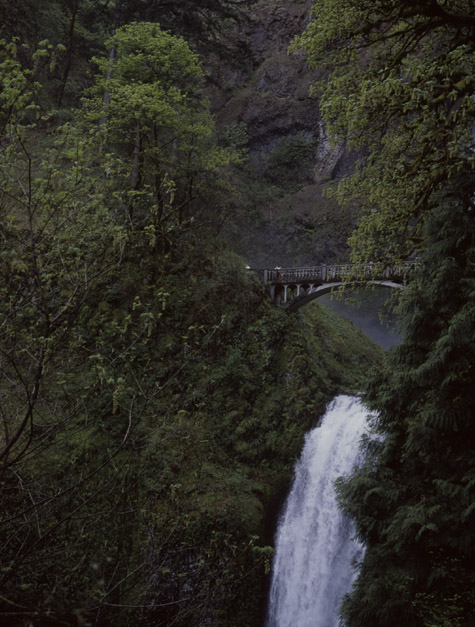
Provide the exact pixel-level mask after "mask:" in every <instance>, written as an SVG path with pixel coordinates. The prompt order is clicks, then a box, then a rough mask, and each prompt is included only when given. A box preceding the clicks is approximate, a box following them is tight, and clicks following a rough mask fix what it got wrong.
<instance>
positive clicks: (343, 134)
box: [297, 0, 475, 262]
mask: <svg viewBox="0 0 475 627" xmlns="http://www.w3.org/2000/svg"><path fill="white" fill-rule="evenodd" d="M313 16H314V19H313V21H312V22H311V24H310V25H309V27H308V29H307V31H306V32H305V33H304V34H303V35H302V36H301V37H300V38H299V39H298V40H297V45H298V46H303V47H304V48H305V50H306V51H307V53H308V55H309V59H310V61H311V63H312V64H313V65H319V66H323V67H326V68H327V69H328V72H329V76H328V78H326V79H325V80H324V81H322V83H320V84H319V85H317V86H316V90H317V91H320V92H321V98H322V100H321V108H322V112H323V116H324V119H325V123H326V128H327V133H328V135H329V136H330V137H331V138H332V140H333V141H335V142H343V141H345V142H347V143H348V145H349V147H350V148H352V149H355V150H359V151H361V152H362V153H363V154H365V155H366V156H365V157H363V158H362V159H361V160H360V163H359V166H358V167H357V168H356V171H355V173H354V174H353V176H350V177H348V178H345V179H344V180H343V181H341V183H340V185H339V189H338V192H337V196H338V198H339V199H340V200H341V201H345V200H348V199H355V198H356V199H358V200H359V202H360V205H361V207H362V209H363V211H364V214H363V215H362V217H361V220H360V223H359V227H358V229H357V231H356V232H355V234H354V236H353V238H352V242H353V256H354V260H355V261H356V262H358V261H377V260H383V261H386V260H389V259H394V258H396V259H397V258H400V257H404V256H407V255H408V254H410V253H411V252H413V251H414V250H415V248H417V246H419V245H420V243H421V228H422V225H423V223H424V219H425V216H426V215H428V214H429V213H430V211H431V209H432V208H433V207H434V206H435V205H436V204H437V203H438V196H437V194H438V192H439V190H440V189H441V187H443V185H444V184H445V183H446V182H448V181H451V180H458V178H459V177H460V174H461V173H465V172H471V171H472V170H473V168H474V154H475V153H474V151H473V136H472V124H473V119H474V116H475V103H474V100H473V98H472V94H473V91H474V88H475V82H474V81H475V79H474V76H475V72H474V63H475V60H474V44H473V37H472V33H473V28H474V27H475V16H474V14H473V10H472V8H471V6H470V3H467V2H463V1H460V2H451V3H445V2H436V1H432V0H427V1H425V0H424V1H421V2H415V3H413V2H392V1H391V0H378V1H377V2H355V1H353V0H323V1H322V2H318V3H316V4H315V6H314V9H313Z"/></svg>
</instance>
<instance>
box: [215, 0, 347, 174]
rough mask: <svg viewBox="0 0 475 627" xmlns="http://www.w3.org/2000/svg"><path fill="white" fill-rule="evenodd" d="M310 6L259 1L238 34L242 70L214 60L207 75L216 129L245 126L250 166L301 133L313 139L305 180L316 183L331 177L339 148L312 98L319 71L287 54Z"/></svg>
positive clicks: (303, 1) (302, 0)
mask: <svg viewBox="0 0 475 627" xmlns="http://www.w3.org/2000/svg"><path fill="white" fill-rule="evenodd" d="M312 4H313V0H294V1H292V2H289V1H288V0H262V1H261V2H259V3H258V4H257V5H256V7H255V9H254V12H253V15H252V20H251V23H250V24H248V25H247V26H246V27H245V29H244V32H240V33H239V37H242V38H243V40H244V42H245V45H246V46H247V48H248V52H249V54H248V59H247V61H246V64H247V65H246V67H240V68H238V69H236V68H231V67H229V66H227V64H223V63H222V62H221V63H220V62H217V61H216V60H215V61H214V62H213V61H211V62H210V66H209V71H210V76H211V80H212V81H213V84H214V87H213V88H211V90H210V98H211V101H212V103H213V109H214V112H215V115H216V119H217V122H218V125H219V126H220V127H222V128H225V127H226V126H228V125H230V124H236V123H244V124H245V125H246V128H247V133H248V140H249V150H250V158H251V162H252V163H254V164H255V165H257V164H258V163H259V161H260V159H261V157H262V155H263V154H264V155H265V154H268V153H269V152H270V151H272V150H273V149H274V148H275V146H276V145H277V143H278V142H279V140H280V139H282V138H285V137H292V136H296V135H302V136H304V137H307V138H309V139H313V140H314V141H315V168H314V171H313V176H312V181H309V182H317V183H318V182H321V181H325V180H329V179H330V178H332V177H333V173H334V170H335V168H336V167H337V165H339V162H340V161H341V158H342V156H343V150H342V149H341V148H333V147H331V146H330V143H329V141H328V139H327V137H326V136H325V133H324V129H323V125H322V122H321V118H320V111H319V107H318V101H317V99H316V98H315V97H313V96H311V95H310V85H311V83H312V81H314V80H315V79H316V78H317V76H318V72H317V71H315V70H311V69H310V68H309V67H308V65H307V63H306V61H305V57H304V55H303V53H301V52H298V51H297V52H292V53H290V54H289V53H288V48H289V45H290V44H291V42H292V41H293V39H294V38H295V36H296V35H299V34H300V33H302V31H303V30H304V29H305V27H306V25H307V24H308V22H309V20H310V10H311V6H312ZM340 165H341V164H340Z"/></svg>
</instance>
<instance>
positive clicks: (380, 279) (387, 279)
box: [248, 260, 419, 311]
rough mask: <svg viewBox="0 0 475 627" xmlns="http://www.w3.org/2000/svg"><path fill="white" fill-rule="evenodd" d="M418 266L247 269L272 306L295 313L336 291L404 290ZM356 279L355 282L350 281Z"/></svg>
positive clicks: (364, 265)
mask: <svg viewBox="0 0 475 627" xmlns="http://www.w3.org/2000/svg"><path fill="white" fill-rule="evenodd" d="M418 266H419V262H418V261H417V260H416V261H403V262H400V263H398V264H396V265H389V266H385V265H383V264H381V263H376V264H374V263H367V264H359V265H352V264H346V265H341V264H338V265H326V264H324V265H322V266H313V267H303V268H281V267H278V266H277V267H275V268H273V269H270V268H262V269H258V268H249V267H248V269H249V270H251V271H252V272H254V273H255V274H256V275H257V276H258V277H259V279H260V280H261V281H262V282H263V283H264V284H266V285H267V286H268V289H269V292H270V297H271V299H272V302H273V303H274V304H275V305H283V306H284V307H285V308H286V309H287V310H288V311H296V310H297V309H299V307H301V306H302V305H305V304H306V303H308V302H309V301H311V300H313V299H314V298H318V297H319V296H323V294H328V292H331V291H332V290H334V289H336V288H339V287H342V286H344V287H350V286H354V285H378V286H380V287H387V288H392V289H404V287H405V285H406V281H407V280H409V279H410V278H411V276H412V275H413V273H414V272H415V271H416V270H417V268H418ZM353 277H355V278H353Z"/></svg>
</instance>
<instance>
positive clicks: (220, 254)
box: [0, 24, 378, 626]
mask: <svg viewBox="0 0 475 627" xmlns="http://www.w3.org/2000/svg"><path fill="white" fill-rule="evenodd" d="M139 35H140V37H139ZM135 38H137V40H136V39H135ZM116 41H117V57H116V61H115V62H114V72H113V74H112V76H111V77H109V78H107V75H106V74H107V70H106V68H107V63H108V61H107V60H106V59H103V60H102V61H100V62H99V65H100V66H101V64H102V68H103V75H102V77H101V78H100V79H99V82H98V88H97V89H96V90H93V91H92V93H91V97H90V101H89V102H88V104H87V105H86V106H85V107H84V110H83V111H81V112H80V113H76V118H77V120H75V121H77V122H78V124H77V126H75V125H74V124H72V123H67V124H64V125H62V126H60V127H58V126H57V125H56V124H55V123H54V120H55V118H54V116H50V115H48V114H46V113H45V111H44V108H43V106H42V103H43V102H44V99H43V98H42V93H41V89H42V88H41V85H40V83H39V81H38V75H37V74H36V71H37V70H38V71H39V70H40V69H41V71H43V70H44V68H45V65H48V64H49V63H50V60H51V58H52V55H53V53H54V52H55V49H54V47H53V45H52V44H50V43H48V42H44V43H43V44H42V45H41V46H40V47H39V48H38V51H37V52H36V51H35V52H33V58H32V59H29V60H28V62H27V63H25V64H23V63H22V59H21V55H23V54H26V52H25V49H24V48H20V47H19V45H18V42H12V43H9V44H7V43H4V42H2V43H1V47H0V55H1V63H0V72H1V78H2V84H3V85H4V86H5V89H4V90H3V91H2V94H1V100H0V104H1V116H2V117H1V120H2V127H1V132H2V135H1V144H2V153H1V155H0V217H1V220H0V237H1V240H2V250H1V253H0V328H1V329H2V335H1V339H0V366H1V368H0V373H1V374H0V420H1V422H0V427H1V432H0V504H1V508H0V509H1V512H2V514H1V518H0V530H1V537H2V553H1V556H0V587H1V591H2V593H1V596H0V621H4V622H7V623H8V624H10V625H12V626H14V625H18V626H20V625H27V624H28V625H61V624H62V625H64V624H67V625H77V624H80V625H86V624H91V623H92V624H97V625H101V624H103V625H111V624H114V625H130V624H131V623H132V622H133V623H139V624H140V623H141V624H150V623H151V622H153V624H155V625H169V624H171V623H173V624H176V625H183V626H184V625H203V624H226V625H230V626H231V625H236V626H237V625H242V624H246V625H249V626H251V625H256V624H258V622H259V604H260V603H261V602H262V599H263V595H264V593H265V591H264V583H263V582H265V578H266V574H267V573H268V570H269V559H270V555H271V553H272V549H271V548H270V547H269V546H267V542H268V538H267V537H266V529H265V522H266V521H265V516H266V514H265V510H266V507H267V506H268V504H269V502H270V501H271V499H272V498H273V493H274V491H275V489H276V488H277V487H278V486H282V485H285V482H287V481H288V480H289V477H290V473H291V466H292V462H293V460H294V459H295V457H296V456H297V454H298V452H299V449H300V446H301V442H302V438H303V434H304V432H305V430H306V429H307V428H308V426H309V425H310V424H311V423H312V422H313V421H314V420H315V418H316V416H318V415H319V414H320V413H321V411H322V409H323V406H324V404H325V401H326V400H327V399H328V397H329V395H331V394H333V393H334V392H335V391H336V389H337V388H340V387H341V386H343V387H345V388H346V389H348V390H349V389H354V388H355V387H356V386H357V385H359V381H360V375H359V369H358V365H359V363H364V364H367V363H368V362H369V361H372V360H373V359H375V358H377V357H378V351H377V348H376V347H370V346H364V347H363V348H361V347H360V346H359V345H360V344H361V335H358V334H355V332H354V331H353V332H352V331H351V328H349V325H347V327H344V326H343V327H342V326H341V323H339V324H338V323H336V322H333V323H332V322H331V321H330V322H329V321H328V318H327V316H326V315H325V314H324V313H323V312H322V311H320V310H318V309H315V312H316V313H314V315H313V316H312V319H313V321H310V322H307V323H305V324H306V327H305V331H306V332H305V333H302V331H301V330H300V328H299V325H300V323H301V322H302V320H305V318H303V317H301V318H300V321H299V319H295V320H292V319H289V318H288V316H287V315H286V314H285V312H284V311H281V310H278V309H277V308H275V307H273V306H272V305H271V304H270V302H268V296H267V295H266V293H265V291H264V289H263V286H262V285H260V284H259V283H258V282H257V280H256V279H255V278H254V277H253V275H251V274H250V273H249V272H248V271H247V270H246V269H245V268H244V262H243V261H242V259H240V258H239V257H236V256H235V255H233V254H232V253H230V252H229V250H227V249H226V248H225V247H224V246H223V245H222V244H220V243H218V242H217V240H216V239H215V238H214V237H213V236H212V234H210V232H209V230H207V229H205V228H203V226H201V228H197V227H198V224H197V222H198V220H197V219H196V218H197V216H198V215H200V216H201V215H202V214H201V213H199V212H198V213H193V214H191V215H190V214H187V215H185V213H184V209H183V207H182V206H181V205H180V199H182V198H186V194H188V193H192V194H194V193H195V191H196V190H200V189H201V188H200V186H201V185H202V184H203V180H206V184H207V185H208V187H209V188H210V189H209V192H207V196H206V197H207V198H208V199H210V198H213V197H214V198H215V199H216V198H217V197H219V191H220V188H221V189H222V187H220V183H219V180H218V179H219V176H218V173H219V171H220V170H221V168H224V166H225V164H226V160H224V163H223V159H222V158H221V157H223V151H221V150H218V149H216V148H214V146H213V144H212V133H211V127H210V126H209V125H208V121H209V114H208V113H207V107H206V104H204V103H202V102H201V100H200V94H199V78H200V76H201V69H200V67H199V64H198V63H197V61H196V57H195V55H194V54H193V53H192V52H190V50H189V48H188V47H187V46H186V44H185V43H184V42H183V40H179V39H175V38H173V37H172V36H170V35H168V34H165V33H163V32H162V31H160V30H159V29H158V27H156V26H155V25H149V24H145V25H137V24H133V25H130V27H127V28H124V29H120V30H118V32H117V40H116ZM134 41H135V45H133V44H134ZM167 55H168V56H167ZM158 56H160V60H161V63H160V64H158V60H157V59H158ZM132 65H133V68H134V72H133V73H132V74H131V66H132ZM104 72H105V73H106V74H105V75H104ZM187 73H188V79H187V81H186V82H183V76H184V75H185V74H187ZM191 79H193V80H191ZM195 79H196V82H195ZM130 85H133V87H134V89H133V90H132V89H131V88H130ZM104 93H108V94H109V99H108V100H107V99H106V102H105V103H104ZM132 95H133V96H134V97H137V98H138V100H136V101H134V102H135V104H136V107H137V111H138V113H137V114H136V113H135V110H132V111H131V110H130V109H128V108H125V107H123V104H124V102H125V98H126V96H127V97H129V98H131V97H132ZM121 105H122V106H121ZM200 116H201V117H200ZM102 117H104V119H102ZM197 119H199V120H201V122H200V123H199V124H198V123H197V122H196V120H197ZM91 120H93V121H94V124H91V123H90V122H91ZM88 121H89V123H87V122H88ZM195 124H196V125H197V126H198V128H196V126H195ZM137 125H140V134H141V138H142V140H143V141H142V145H141V147H140V151H139V152H138V154H137V153H136V150H135V148H136V144H135V143H134V137H136V131H137ZM154 125H156V129H155V128H154ZM155 130H156V132H157V135H156V136H155V134H154V133H155ZM203 137H205V138H206V141H204V140H203V143H204V145H203V143H200V141H201V140H202V139H203ZM172 139H173V140H175V139H176V145H175V147H173V148H170V147H167V146H166V142H167V140H172ZM153 141H155V143H153ZM192 148H193V150H194V149H195V148H196V152H192ZM189 155H192V156H190V158H189V160H188V161H187V158H188V156H189ZM136 156H137V157H138V160H137V161H136V160H135V157H136ZM224 156H226V155H224ZM158 159H160V160H161V161H163V164H161V167H163V170H162V171H161V174H162V175H163V176H162V178H161V179H160V183H159V185H158V186H156V185H155V174H156V169H157V168H156V166H157V160H158ZM210 162H212V164H211V165H210V166H209V168H208V169H206V167H208V166H206V167H205V164H206V163H208V164H209V163H210ZM197 163H199V167H198V166H197ZM190 164H191V165H190ZM183 170H185V172H186V175H182V172H183ZM134 171H135V173H139V174H140V177H138V179H137V180H136V181H135V184H133V185H132V184H131V179H132V175H133V173H134ZM210 172H212V176H209V173H210ZM190 173H193V180H191V179H190V176H191V175H190ZM189 175H190V176H189ZM172 177H174V178H173V179H172ZM195 177H196V178H195ZM201 177H203V178H201ZM139 179H140V180H139ZM165 187H166V189H167V195H166V196H164V195H161V196H159V194H162V191H163V189H165ZM203 194H204V192H203ZM213 194H216V195H215V196H213ZM160 203H162V204H161V205H160ZM159 207H161V208H163V213H162V214H160V215H159V214H158V209H159ZM194 208H196V207H195V206H194ZM217 208H218V209H221V206H219V205H218V207H217ZM180 211H181V212H182V213H181V217H180ZM192 218H195V221H193V220H192ZM314 324H316V325H317V326H320V328H325V327H326V333H325V340H326V342H328V343H330V344H333V343H334V344H335V346H337V347H338V349H339V353H338V356H337V357H336V358H333V357H332V355H327V354H326V351H321V353H320V354H318V355H317V356H315V355H314V353H315V346H317V345H318V341H317V340H316V338H315V335H314V330H313V325H314ZM343 335H348V337H351V338H352V341H353V342H354V346H355V351H354V355H357V356H358V357H356V358H355V359H356V360H355V361H353V359H354V355H353V356H352V358H351V364H350V365H348V364H346V363H345V361H346V360H345V355H344V345H343V340H342V336H343ZM355 335H356V337H355ZM349 361H350V360H349ZM236 607H237V608H238V609H237V610H236Z"/></svg>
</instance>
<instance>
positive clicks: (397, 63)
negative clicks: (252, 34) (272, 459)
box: [296, 0, 475, 627]
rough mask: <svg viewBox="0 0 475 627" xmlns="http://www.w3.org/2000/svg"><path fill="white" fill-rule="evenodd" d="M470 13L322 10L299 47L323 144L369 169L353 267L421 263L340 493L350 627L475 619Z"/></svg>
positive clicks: (340, 6) (348, 190)
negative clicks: (347, 152) (349, 546)
mask: <svg viewBox="0 0 475 627" xmlns="http://www.w3.org/2000/svg"><path fill="white" fill-rule="evenodd" d="M474 34H475V12H474V7H473V3H472V2H465V1H464V0H453V1H449V2H446V1H443V0H440V1H439V0H420V1H417V2H400V1H393V0H378V1H376V2H364V1H363V2H361V1H360V0H320V1H319V2H316V3H315V4H314V9H313V20H312V22H311V24H310V25H309V27H308V28H307V30H306V31H305V33H304V34H303V35H302V36H301V37H300V38H299V39H298V41H297V43H296V46H302V47H303V48H304V49H305V50H306V51H307V53H308V55H309V59H310V62H311V63H312V64H313V65H314V66H315V67H323V68H325V72H324V78H323V79H322V80H321V82H320V83H319V84H317V85H316V86H315V91H318V92H319V93H321V98H322V100H321V107H322V111H323V115H324V117H325V121H326V125H327V126H326V128H327V133H328V134H329V136H330V137H331V138H332V140H333V141H335V142H347V143H348V145H349V146H350V147H351V148H353V150H355V151H357V152H358V154H359V156H360V160H359V163H358V165H357V167H356V168H355V171H354V172H353V173H352V174H350V175H349V176H348V177H347V178H344V179H343V180H342V181H341V182H340V184H339V186H338V191H337V195H338V197H339V199H340V200H341V201H342V202H344V201H347V200H349V199H355V198H356V199H358V200H359V202H360V204H361V207H362V214H361V217H360V221H359V225H358V227H357V229H356V231H355V233H354V235H353V236H352V238H351V244H352V255H353V259H354V260H355V261H368V260H375V259H378V260H381V261H384V262H388V261H389V262H394V261H397V260H398V259H401V258H406V257H407V256H409V255H413V254H414V253H417V258H418V260H419V262H420V270H419V273H418V276H417V277H415V278H414V280H412V281H411V283H410V285H409V287H408V288H407V289H406V291H405V293H404V296H403V297H402V301H401V306H400V312H401V313H402V329H403V339H402V341H401V343H400V345H399V346H398V347H395V348H394V349H392V350H391V351H389V353H388V355H387V358H386V363H385V367H384V368H383V369H382V370H380V371H379V372H377V373H374V375H373V377H372V378H371V379H370V380H369V383H368V387H367V390H366V395H365V398H366V401H367V403H368V404H369V406H370V407H371V408H372V409H374V410H376V412H377V416H378V417H377V418H376V419H375V420H374V425H373V426H374V428H375V430H376V431H377V432H378V433H379V434H380V436H381V437H380V439H377V440H376V441H374V440H373V441H369V442H367V446H366V449H367V456H366V463H365V464H364V465H363V466H362V467H361V468H360V469H359V470H357V471H356V472H355V474H354V475H353V477H351V478H350V479H347V480H341V481H340V483H339V491H340V496H341V502H342V506H343V507H344V509H345V510H346V511H347V512H348V513H349V514H350V515H351V516H352V517H353V518H354V520H355V522H356V525H357V532H358V535H359V537H360V538H361V539H362V540H363V541H364V542H365V543H366V546H367V550H366V554H365V557H364V559H363V561H362V564H361V565H360V571H359V576H358V578H357V580H356V582H355V585H354V587H353V590H352V592H351V593H350V594H349V595H348V596H347V598H346V599H345V601H344V603H343V609H342V618H343V620H344V624H346V625H348V626H351V627H367V625H372V626H374V627H392V626H394V627H397V626H399V625H401V624H404V625H408V626H411V627H434V626H437V627H439V626H440V627H445V626H447V627H448V626H449V625H450V627H462V626H468V625H471V624H472V623H473V620H474V616H475V597H474V594H473V590H474V589H475V587H474V584H475V570H474V567H473V564H474V557H475V555H474V547H475V536H474V528H475V527H474V519H473V515H474V512H475V508H474V502H475V483H474V477H475V465H474V464H475V448H474V443H475V423H474V416H475V396H474V388H473V380H474V372H473V364H474V362H475V341H474V336H473V329H474V328H475V279H474V269H475V172H474V165H475V157H474V155H475V152H474V149H475V146H474V123H475V100H474V91H475V37H474Z"/></svg>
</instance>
